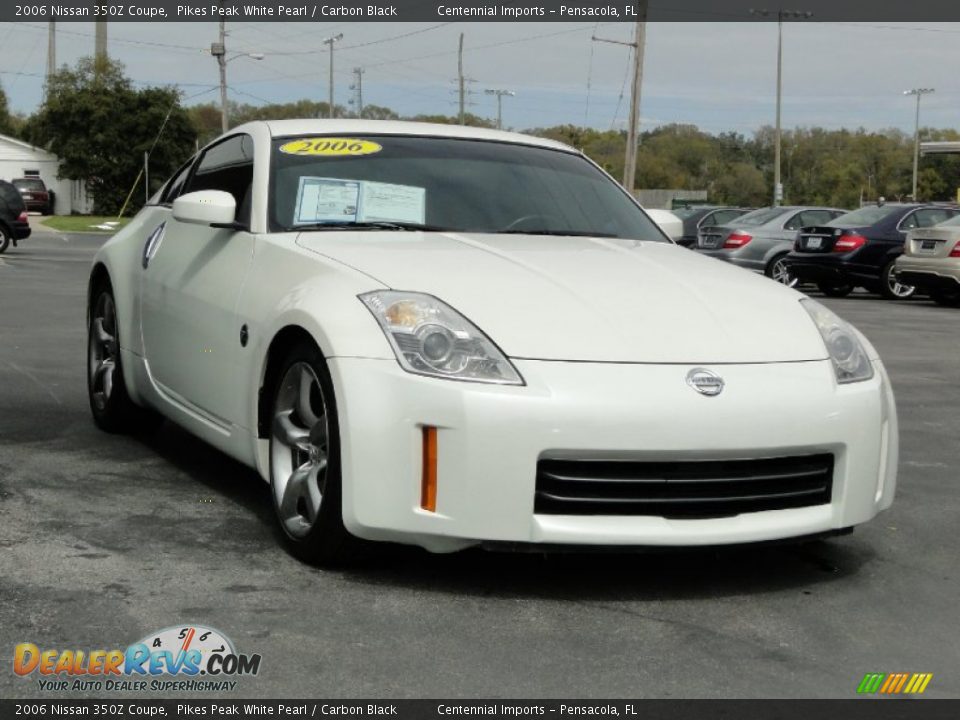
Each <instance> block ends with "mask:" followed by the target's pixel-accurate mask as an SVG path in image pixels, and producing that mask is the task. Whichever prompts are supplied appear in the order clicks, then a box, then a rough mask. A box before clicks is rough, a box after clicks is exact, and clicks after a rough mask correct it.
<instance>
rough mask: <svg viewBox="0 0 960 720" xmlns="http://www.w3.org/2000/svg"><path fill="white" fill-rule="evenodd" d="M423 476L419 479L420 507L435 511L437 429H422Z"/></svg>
mask: <svg viewBox="0 0 960 720" xmlns="http://www.w3.org/2000/svg"><path fill="white" fill-rule="evenodd" d="M422 472H423V474H422V476H421V478H420V507H421V508H423V509H424V510H429V511H430V512H436V511H437V429H436V428H435V427H430V426H425V427H424V428H423V470H422Z"/></svg>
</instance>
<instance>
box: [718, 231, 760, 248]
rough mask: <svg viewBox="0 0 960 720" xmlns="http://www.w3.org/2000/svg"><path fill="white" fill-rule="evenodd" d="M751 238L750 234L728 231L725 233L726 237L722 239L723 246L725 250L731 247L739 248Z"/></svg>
mask: <svg viewBox="0 0 960 720" xmlns="http://www.w3.org/2000/svg"><path fill="white" fill-rule="evenodd" d="M751 240H753V236H752V235H747V234H746V233H738V232H735V233H730V234H729V235H727V239H726V240H724V241H723V247H724V249H725V250H730V249H733V248H739V247H743V246H744V245H746V244H747V243H748V242H750V241H751Z"/></svg>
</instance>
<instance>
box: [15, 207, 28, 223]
mask: <svg viewBox="0 0 960 720" xmlns="http://www.w3.org/2000/svg"><path fill="white" fill-rule="evenodd" d="M29 221H30V219H29V218H28V217H27V211H26V210H24V211H23V212H22V213H20V214H19V215H17V222H29Z"/></svg>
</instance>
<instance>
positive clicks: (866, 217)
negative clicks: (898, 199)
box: [827, 205, 903, 227]
mask: <svg viewBox="0 0 960 720" xmlns="http://www.w3.org/2000/svg"><path fill="white" fill-rule="evenodd" d="M902 209H903V206H902V205H868V206H867V207H862V208H860V209H859V210H854V211H853V212H848V213H846V214H845V215H841V216H840V217H837V218H834V219H833V220H831V221H830V222H828V223H827V225H831V226H833V227H867V226H868V225H875V224H877V223H878V222H880V221H881V220H883V219H884V218H885V217H887V216H888V215H892V214H893V213H895V212H897V211H898V210H902Z"/></svg>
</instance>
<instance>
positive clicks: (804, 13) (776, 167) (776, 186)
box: [750, 9, 813, 206]
mask: <svg viewBox="0 0 960 720" xmlns="http://www.w3.org/2000/svg"><path fill="white" fill-rule="evenodd" d="M750 14H751V15H759V16H760V17H769V16H770V15H772V14H773V12H772V11H771V10H754V9H751V10H750ZM811 17H813V13H812V12H810V11H809V10H777V120H776V121H777V127H776V134H775V136H774V145H773V204H774V206H779V205H780V204H781V203H782V202H783V183H782V182H781V181H780V142H781V136H782V132H781V127H780V105H781V99H782V95H783V21H784V20H785V19H786V20H808V19H809V18H811Z"/></svg>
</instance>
